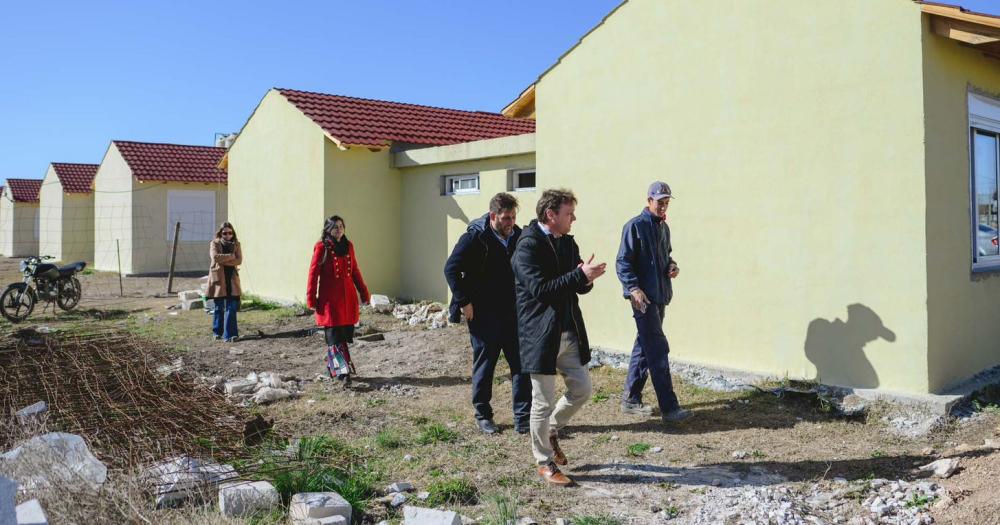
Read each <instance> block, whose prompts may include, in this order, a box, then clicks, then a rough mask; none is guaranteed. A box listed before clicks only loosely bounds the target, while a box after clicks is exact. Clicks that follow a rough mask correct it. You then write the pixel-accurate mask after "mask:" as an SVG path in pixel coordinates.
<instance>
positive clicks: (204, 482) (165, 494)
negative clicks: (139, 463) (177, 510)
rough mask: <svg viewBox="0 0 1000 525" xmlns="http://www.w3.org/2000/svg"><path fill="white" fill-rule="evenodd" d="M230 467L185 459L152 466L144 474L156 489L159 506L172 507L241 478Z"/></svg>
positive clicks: (154, 491) (184, 457)
mask: <svg viewBox="0 0 1000 525" xmlns="http://www.w3.org/2000/svg"><path fill="white" fill-rule="evenodd" d="M238 476H239V474H237V472H236V470H235V469H234V468H233V467H231V466H229V465H220V464H218V463H212V462H208V461H202V460H199V459H195V458H191V457H188V456H183V457H179V458H175V459H171V460H169V461H165V462H163V463H160V464H157V465H154V466H153V467H150V468H149V469H148V470H146V472H145V473H144V479H146V480H147V481H148V482H149V483H150V484H151V485H152V486H153V494H154V495H155V496H156V507H157V508H164V507H172V506H175V505H176V504H178V503H181V502H183V501H186V500H189V499H192V498H194V497H195V496H200V494H199V491H200V490H202V489H204V488H206V487H208V486H211V485H216V484H218V483H221V482H223V481H227V480H230V479H234V478H236V477H238Z"/></svg>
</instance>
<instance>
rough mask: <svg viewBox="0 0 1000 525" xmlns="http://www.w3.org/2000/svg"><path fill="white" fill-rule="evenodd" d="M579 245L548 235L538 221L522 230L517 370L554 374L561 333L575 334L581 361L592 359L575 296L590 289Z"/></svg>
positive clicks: (516, 263) (515, 262)
mask: <svg viewBox="0 0 1000 525" xmlns="http://www.w3.org/2000/svg"><path fill="white" fill-rule="evenodd" d="M582 262H583V261H582V260H581V259H580V249H579V248H578V247H577V245H576V241H574V240H573V236H571V235H563V236H562V237H560V238H558V239H550V238H548V237H547V236H546V235H545V233H543V232H542V230H541V228H539V227H538V222H537V221H531V224H529V225H528V226H526V227H525V228H524V231H523V232H522V233H521V240H520V241H518V243H517V249H516V250H515V251H514V258H513V259H512V261H511V264H512V266H513V267H514V280H515V283H516V284H515V288H516V291H517V335H518V339H519V341H520V347H521V371H522V372H524V373H529V374H555V373H556V357H557V356H558V355H559V338H560V334H561V333H562V332H565V331H573V332H576V334H577V337H578V338H579V340H580V361H581V364H584V365H586V364H587V363H588V362H590V343H589V341H588V340H587V329H586V327H584V325H583V315H582V314H581V313H580V306H579V304H578V302H577V294H584V293H587V292H589V291H590V290H591V288H593V285H592V284H588V283H587V276H586V275H584V273H583V270H582V269H581V268H579V265H580V263H582Z"/></svg>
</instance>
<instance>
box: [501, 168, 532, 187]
mask: <svg viewBox="0 0 1000 525" xmlns="http://www.w3.org/2000/svg"><path fill="white" fill-rule="evenodd" d="M522 173H534V174H535V185H534V186H524V187H521V186H520V184H519V183H520V182H521V180H520V179H521V174H522ZM537 187H538V172H537V171H536V170H535V168H525V169H523V170H511V172H510V182H509V184H508V185H507V189H508V190H509V191H535V189H536V188H537Z"/></svg>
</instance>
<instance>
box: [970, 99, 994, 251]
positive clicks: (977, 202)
mask: <svg viewBox="0 0 1000 525" xmlns="http://www.w3.org/2000/svg"><path fill="white" fill-rule="evenodd" d="M969 123H970V126H971V130H970V141H971V148H970V150H971V153H972V161H971V163H970V164H971V166H972V174H971V187H972V203H971V204H972V205H971V210H972V233H973V240H972V268H973V270H987V269H989V270H997V269H1000V246H998V242H997V231H998V229H1000V216H998V209H997V189H998V187H1000V101H997V100H992V99H989V98H986V97H982V96H979V95H969Z"/></svg>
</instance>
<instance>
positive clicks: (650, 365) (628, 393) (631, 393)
mask: <svg viewBox="0 0 1000 525" xmlns="http://www.w3.org/2000/svg"><path fill="white" fill-rule="evenodd" d="M663 307H664V305H662V304H656V303H653V304H650V305H648V306H647V307H646V313H641V312H639V311H638V310H636V309H635V308H633V309H632V317H634V318H635V326H636V328H637V329H638V334H637V335H636V337H635V344H634V345H633V346H632V360H631V361H630V362H629V365H628V376H626V378H625V391H624V393H623V399H622V400H623V401H625V402H626V403H641V402H642V389H643V387H645V386H646V378H647V377H651V378H652V380H653V390H654V391H656V399H657V401H659V404H660V413H661V414H667V413H670V412H673V411H674V410H677V409H678V408H680V404H679V403H678V402H677V394H675V393H674V382H673V380H672V379H671V378H670V360H669V359H667V354H669V353H670V344H669V343H668V342H667V336H666V335H665V334H664V333H663V313H664V312H663Z"/></svg>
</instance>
